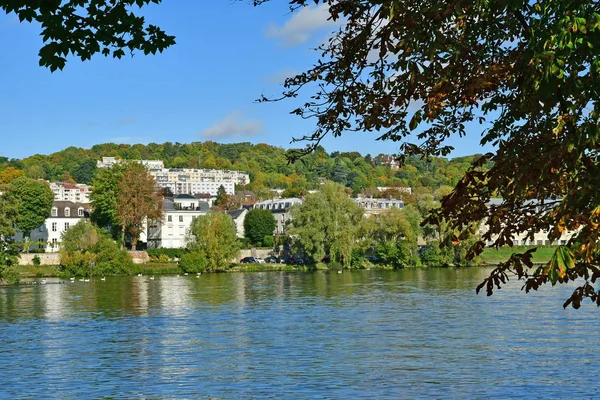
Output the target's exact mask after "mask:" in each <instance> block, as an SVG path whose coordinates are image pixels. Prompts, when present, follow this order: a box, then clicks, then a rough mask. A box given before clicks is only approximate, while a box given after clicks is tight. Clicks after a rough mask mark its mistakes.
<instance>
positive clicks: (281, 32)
mask: <svg viewBox="0 0 600 400" xmlns="http://www.w3.org/2000/svg"><path fill="white" fill-rule="evenodd" d="M327 18H329V9H328V7H327V4H326V3H321V4H319V5H318V6H316V7H310V6H309V7H303V8H301V9H300V10H299V11H296V12H294V13H293V14H292V17H291V18H290V19H289V20H288V21H287V22H286V23H285V24H283V26H281V27H278V26H275V25H272V26H270V27H269V29H268V30H267V37H270V38H280V39H281V40H282V42H283V44H284V45H286V46H295V45H298V44H302V43H306V42H307V41H308V40H309V39H310V38H311V35H312V34H313V33H315V32H317V31H319V30H321V29H323V28H327V27H334V26H340V23H339V22H335V21H332V20H328V19H327Z"/></svg>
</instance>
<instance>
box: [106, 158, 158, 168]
mask: <svg viewBox="0 0 600 400" xmlns="http://www.w3.org/2000/svg"><path fill="white" fill-rule="evenodd" d="M124 161H125V160H121V159H118V158H116V157H102V160H100V161H97V162H96V166H97V167H98V168H112V167H113V166H114V165H116V164H120V163H122V162H124ZM132 161H133V162H136V163H139V164H142V165H143V166H144V167H146V168H147V169H149V170H151V171H152V170H155V169H163V168H164V167H165V164H164V163H163V162H162V161H161V160H132Z"/></svg>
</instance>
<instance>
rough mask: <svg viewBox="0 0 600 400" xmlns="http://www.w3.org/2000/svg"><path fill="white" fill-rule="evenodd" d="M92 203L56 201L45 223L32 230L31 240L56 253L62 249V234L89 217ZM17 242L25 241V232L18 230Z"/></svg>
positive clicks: (38, 246)
mask: <svg viewBox="0 0 600 400" xmlns="http://www.w3.org/2000/svg"><path fill="white" fill-rule="evenodd" d="M90 213H91V209H90V205H89V204H85V203H76V202H72V201H56V200H55V201H54V203H52V209H51V211H50V216H49V217H48V218H47V219H46V221H45V222H44V224H43V225H41V226H40V227H38V228H36V229H34V230H33V231H31V233H30V236H29V241H30V242H38V243H37V244H36V247H37V248H39V249H44V251H45V252H46V253H55V252H58V250H59V249H60V242H61V235H62V234H63V233H64V232H65V231H67V229H69V228H70V227H72V226H73V225H75V224H76V223H78V222H79V221H81V220H83V219H89V217H90ZM14 240H15V241H16V242H22V241H23V232H19V231H17V234H16V235H15V237H14Z"/></svg>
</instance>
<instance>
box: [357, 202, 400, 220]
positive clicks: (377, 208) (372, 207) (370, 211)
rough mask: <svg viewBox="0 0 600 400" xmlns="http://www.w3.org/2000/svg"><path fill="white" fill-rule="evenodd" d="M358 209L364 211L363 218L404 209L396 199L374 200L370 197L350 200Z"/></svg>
mask: <svg viewBox="0 0 600 400" xmlns="http://www.w3.org/2000/svg"><path fill="white" fill-rule="evenodd" d="M352 200H354V202H355V203H356V204H358V206H359V207H361V208H362V209H363V210H365V216H367V217H368V216H370V215H374V214H379V213H381V212H383V211H385V210H389V209H391V208H404V202H403V201H402V200H398V199H374V198H371V197H358V198H356V199H352Z"/></svg>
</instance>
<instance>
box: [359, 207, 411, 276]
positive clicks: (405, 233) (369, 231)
mask: <svg viewBox="0 0 600 400" xmlns="http://www.w3.org/2000/svg"><path fill="white" fill-rule="evenodd" d="M360 234H361V235H360V236H361V238H362V239H363V241H364V245H365V246H366V247H367V248H370V249H371V250H372V251H374V253H375V254H376V255H377V256H379V257H380V258H381V259H382V260H383V261H384V262H385V263H388V264H391V265H393V266H396V267H406V266H411V265H412V266H414V265H415V264H416V261H417V259H418V257H417V232H415V231H414V230H413V226H412V225H411V223H410V221H409V218H407V215H406V214H405V212H404V210H401V209H399V208H391V209H389V210H385V211H384V212H382V213H381V214H377V215H374V216H372V217H370V218H365V219H364V220H363V223H362V226H361V230H360Z"/></svg>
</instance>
